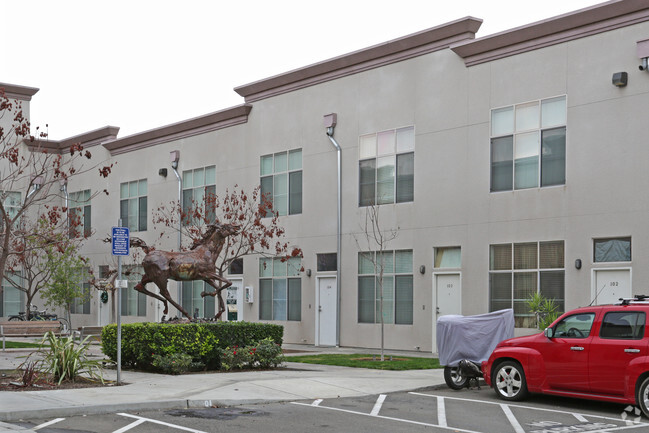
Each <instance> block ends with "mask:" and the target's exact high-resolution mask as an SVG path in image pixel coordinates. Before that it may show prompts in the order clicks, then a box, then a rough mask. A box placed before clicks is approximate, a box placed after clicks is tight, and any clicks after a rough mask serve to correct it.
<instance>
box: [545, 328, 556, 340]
mask: <svg viewBox="0 0 649 433" xmlns="http://www.w3.org/2000/svg"><path fill="white" fill-rule="evenodd" d="M543 335H545V336H546V337H548V338H552V337H554V328H545V330H544V331H543Z"/></svg>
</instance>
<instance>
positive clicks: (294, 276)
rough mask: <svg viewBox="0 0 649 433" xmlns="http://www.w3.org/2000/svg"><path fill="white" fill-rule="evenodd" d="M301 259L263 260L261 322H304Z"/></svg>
mask: <svg viewBox="0 0 649 433" xmlns="http://www.w3.org/2000/svg"><path fill="white" fill-rule="evenodd" d="M301 268H302V266H301V259H300V258H299V257H292V258H290V259H287V260H285V261H282V259H280V258H277V257H276V258H261V259H259V320H296V321H299V320H302V279H301V278H300V269H301Z"/></svg>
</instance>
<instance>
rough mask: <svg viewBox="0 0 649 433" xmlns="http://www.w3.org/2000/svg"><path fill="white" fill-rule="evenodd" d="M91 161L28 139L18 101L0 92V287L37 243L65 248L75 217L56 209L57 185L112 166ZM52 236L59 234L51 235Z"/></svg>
mask: <svg viewBox="0 0 649 433" xmlns="http://www.w3.org/2000/svg"><path fill="white" fill-rule="evenodd" d="M91 158H92V155H91V154H90V152H89V151H87V150H85V149H84V148H83V146H82V145H81V144H80V143H75V144H73V145H71V146H70V147H69V148H65V149H61V148H58V147H53V146H52V145H51V143H49V142H48V141H47V134H45V133H43V132H39V129H38V128H36V136H34V135H31V126H30V123H29V120H28V119H27V118H26V117H25V114H24V112H23V109H22V104H21V102H20V101H19V100H15V99H12V98H10V97H8V96H7V95H6V93H5V90H4V89H3V88H0V282H1V281H5V272H7V271H12V270H13V271H16V270H18V269H19V268H20V269H22V265H21V264H20V262H21V261H24V260H26V251H27V250H29V249H33V248H36V249H37V247H33V245H37V244H38V242H45V243H47V244H48V245H51V243H52V242H54V243H56V242H62V243H61V247H62V248H63V249H65V248H66V247H67V242H68V241H69V239H66V238H67V237H68V236H69V231H70V228H71V227H73V226H74V220H75V217H74V216H71V217H68V215H67V212H68V209H66V208H65V207H63V206H61V204H62V203H63V194H62V193H61V188H62V186H63V185H67V182H68V180H70V179H71V178H73V177H74V176H78V175H80V174H83V173H87V172H89V171H91V170H95V169H99V175H100V176H103V177H106V176H108V175H109V174H110V171H111V167H112V165H107V166H104V167H101V168H99V167H98V165H96V164H92V163H91V162H89V160H90V159H91ZM29 221H39V222H43V221H45V222H46V223H44V224H41V223H37V224H31V223H29ZM55 232H59V233H64V235H61V236H58V235H57V236H53V233H55ZM32 241H33V242H32ZM36 241H38V242H36ZM29 245H32V247H30V246H29ZM25 263H26V262H23V265H24V264H25ZM1 294H2V285H0V295H1Z"/></svg>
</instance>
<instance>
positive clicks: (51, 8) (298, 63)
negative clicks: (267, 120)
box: [0, 0, 601, 140]
mask: <svg viewBox="0 0 649 433" xmlns="http://www.w3.org/2000/svg"><path fill="white" fill-rule="evenodd" d="M598 3H601V1H589V0H569V1H566V0H544V1H536V2H528V1H524V0H516V1H511V0H452V1H439V0H390V1H385V0H367V1H366V0H362V1H359V0H324V1H322V0H320V1H314V0H275V1H268V0H247V1H227V2H226V1H217V0H212V1H207V0H205V1H198V0H182V1H178V0H175V1H166V0H159V1H144V0H128V1H122V0H113V1H89V0H82V1H68V0H56V1H54V0H0V16H2V18H3V19H2V26H1V28H2V33H3V35H2V37H1V38H0V53H1V56H0V59H1V60H0V82H5V83H10V84H19V85H23V86H30V87H37V88H39V89H40V91H39V92H38V93H37V94H36V95H35V96H34V97H33V99H32V103H31V121H32V126H41V128H44V127H45V124H48V125H49V134H50V138H52V139H55V140H59V139H63V138H67V137H71V136H74V135H77V134H81V133H83V132H87V131H91V130H93V129H97V128H101V127H103V126H106V125H112V126H119V127H120V133H119V136H120V137H124V136H127V135H131V134H135V133H139V132H143V131H146V130H149V129H152V128H157V127H160V126H163V125H167V124H169V123H175V122H179V121H182V120H185V119H189V118H192V117H196V116H200V115H203V114H207V113H211V112H214V111H219V110H222V109H225V108H228V107H231V106H234V105H239V104H242V103H243V102H244V101H243V98H241V97H240V96H239V95H238V94H237V93H235V92H234V90H233V89H234V88H235V87H237V86H240V85H243V84H247V83H250V82H253V81H257V80H261V79H263V78H267V77H270V76H273V75H276V74H280V73H283V72H287V71H289V70H292V69H296V68H300V67H303V66H306V65H309V64H312V63H316V62H319V61H322V60H326V59H328V58H331V57H336V56H339V55H342V54H346V53H349V52H351V51H356V50H359V49H362V48H365V47H369V46H371V45H375V44H379V43H382V42H386V41H389V40H391V39H395V38H398V37H401V36H406V35H408V34H411V33H415V32H418V31H421V30H425V29H427V28H430V27H435V26H438V25H441V24H444V23H447V22H449V21H454V20H456V19H459V18H463V17H465V16H473V17H476V18H481V19H483V20H484V22H483V24H482V27H481V28H480V30H479V31H478V34H477V37H481V36H486V35H489V34H493V33H497V32H501V31H504V30H508V29H511V28H514V27H518V26H522V25H525V24H529V23H532V22H535V21H538V20H542V19H545V18H549V17H553V16H556V15H561V14H564V13H567V12H571V11H574V10H577V9H581V8H584V7H588V6H591V5H594V4H598Z"/></svg>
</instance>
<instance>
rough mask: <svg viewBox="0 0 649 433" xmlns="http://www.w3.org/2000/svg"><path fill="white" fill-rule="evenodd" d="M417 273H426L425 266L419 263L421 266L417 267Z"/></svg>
mask: <svg viewBox="0 0 649 433" xmlns="http://www.w3.org/2000/svg"><path fill="white" fill-rule="evenodd" d="M419 273H420V274H422V275H424V274H425V273H426V266H424V265H421V266H420V267H419Z"/></svg>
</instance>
